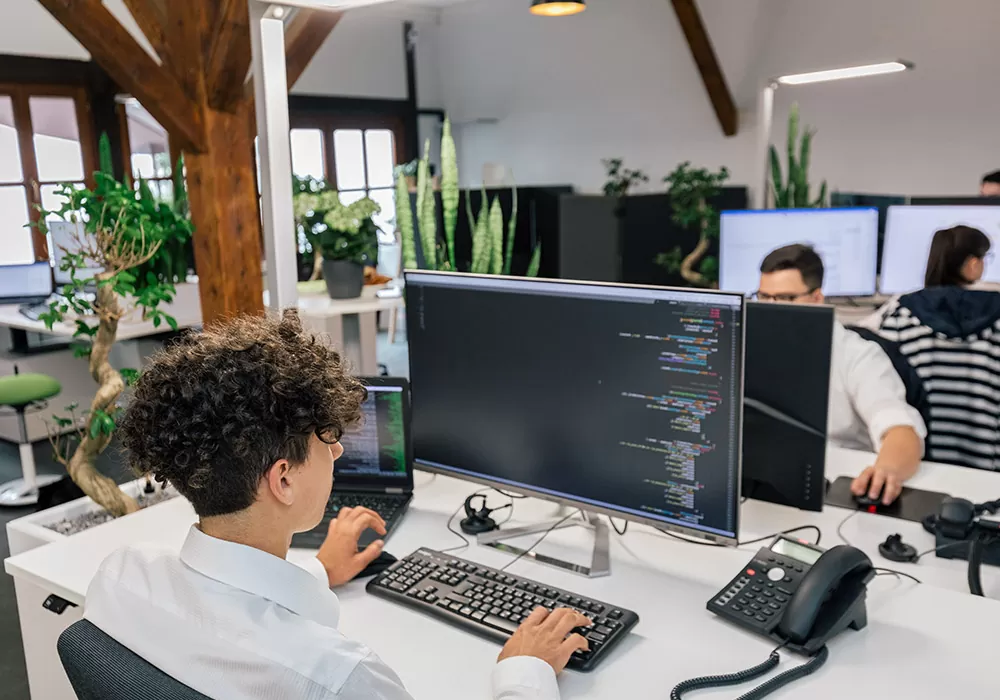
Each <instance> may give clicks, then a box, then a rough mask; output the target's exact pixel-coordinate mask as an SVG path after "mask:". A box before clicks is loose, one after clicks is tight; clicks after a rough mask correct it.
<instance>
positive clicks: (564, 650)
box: [497, 608, 591, 673]
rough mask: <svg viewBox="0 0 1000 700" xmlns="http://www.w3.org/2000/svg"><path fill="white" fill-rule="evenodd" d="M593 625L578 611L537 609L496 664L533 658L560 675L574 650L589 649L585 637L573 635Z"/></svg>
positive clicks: (516, 632) (507, 645) (506, 647)
mask: <svg viewBox="0 0 1000 700" xmlns="http://www.w3.org/2000/svg"><path fill="white" fill-rule="evenodd" d="M590 625H591V622H590V620H589V619H587V617H586V616H584V615H581V614H580V613H578V612H577V611H576V610H570V609H569V608H559V609H557V610H553V611H552V612H551V613H550V612H549V611H548V610H546V609H545V608H535V609H534V611H532V613H531V614H530V615H528V617H527V619H525V621H524V622H523V623H521V626H520V627H518V628H517V630H515V632H514V634H513V635H512V636H511V638H510V639H509V640H507V643H506V644H505V645H504V647H503V650H502V651H501V652H500V657H499V658H498V659H497V661H503V660H504V659H509V658H511V657H514V656H534V657H535V658H536V659H541V660H542V661H544V662H545V663H547V664H548V665H549V666H551V667H552V670H553V671H555V672H556V673H561V672H562V670H563V669H564V668H566V664H568V663H569V658H570V657H571V656H572V655H573V652H574V651H578V650H579V651H586V650H587V649H589V648H590V645H589V644H588V642H587V640H586V639H584V638H583V636H581V635H579V634H570V632H572V631H573V630H574V629H575V628H577V627H589V626H590Z"/></svg>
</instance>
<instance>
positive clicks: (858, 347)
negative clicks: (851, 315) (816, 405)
mask: <svg viewBox="0 0 1000 700" xmlns="http://www.w3.org/2000/svg"><path fill="white" fill-rule="evenodd" d="M850 335H853V336H854V337H853V338H851V339H850V341H849V342H848V343H846V347H845V350H846V352H845V355H846V356H845V357H844V360H845V366H844V383H845V387H846V389H847V395H848V396H849V397H850V400H851V404H852V405H853V406H854V410H855V411H857V413H858V415H859V416H860V417H861V419H862V420H863V421H864V423H865V425H866V426H867V427H868V434H869V436H870V438H871V442H872V445H873V446H874V448H875V451H876V452H879V451H880V450H881V449H882V439H883V438H884V437H885V434H886V433H887V432H889V430H890V429H891V428H897V427H900V426H907V427H910V428H913V430H914V431H915V432H916V433H917V436H918V437H920V440H921V442H922V441H923V439H924V438H925V437H927V427H926V426H925V425H924V421H923V419H922V418H921V417H920V413H919V412H918V411H917V409H915V408H913V407H912V406H910V405H909V404H908V403H906V387H905V386H904V385H903V380H902V379H900V378H899V375H898V374H897V373H896V369H895V367H893V366H892V361H891V360H890V359H889V358H888V357H887V356H886V354H885V353H884V352H883V351H882V348H880V347H879V346H878V344H877V343H873V342H870V341H867V340H864V339H863V338H861V337H860V336H856V335H854V334H850Z"/></svg>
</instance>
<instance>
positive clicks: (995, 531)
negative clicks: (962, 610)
mask: <svg viewBox="0 0 1000 700" xmlns="http://www.w3.org/2000/svg"><path fill="white" fill-rule="evenodd" d="M997 510H1000V500H997V501H988V502H986V503H973V502H972V501H969V500H966V499H964V498H945V499H944V500H943V501H942V502H941V506H940V507H939V508H938V512H937V513H936V514H935V515H928V516H927V517H926V518H924V520H923V526H924V529H925V530H927V532H929V533H931V534H933V535H934V536H935V537H936V538H937V540H938V542H939V543H940V542H941V540H942V539H944V540H946V541H945V543H944V544H939V546H938V549H944V548H947V547H952V546H955V547H959V546H967V547H968V550H967V552H968V553H967V557H966V558H967V559H968V562H969V570H968V580H969V592H970V593H972V595H977V596H983V595H984V594H983V584H982V581H981V579H980V569H981V568H982V565H983V555H984V550H985V548H986V547H987V546H988V545H992V544H995V543H996V542H998V541H1000V526H998V525H997V523H995V522H993V521H990V520H981V516H982V515H984V514H987V513H988V514H990V515H993V514H994V513H996V512H997ZM949 540H950V541H949Z"/></svg>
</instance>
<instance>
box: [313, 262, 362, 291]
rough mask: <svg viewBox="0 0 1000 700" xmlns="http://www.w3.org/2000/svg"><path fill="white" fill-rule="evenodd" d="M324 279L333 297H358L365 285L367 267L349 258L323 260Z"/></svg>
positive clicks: (327, 289)
mask: <svg viewBox="0 0 1000 700" xmlns="http://www.w3.org/2000/svg"><path fill="white" fill-rule="evenodd" d="M323 279H324V280H325V281H326V292H327V294H329V295H330V298H331V299H356V298H358V297H359V296H361V288H362V287H364V285H365V268H364V267H363V266H361V265H359V264H357V263H355V262H350V261H348V260H326V259H324V260H323Z"/></svg>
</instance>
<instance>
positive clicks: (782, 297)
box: [750, 287, 819, 303]
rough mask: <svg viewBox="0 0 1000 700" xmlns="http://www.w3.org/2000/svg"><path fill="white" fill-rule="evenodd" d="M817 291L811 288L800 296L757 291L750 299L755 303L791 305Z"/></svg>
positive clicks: (815, 288)
mask: <svg viewBox="0 0 1000 700" xmlns="http://www.w3.org/2000/svg"><path fill="white" fill-rule="evenodd" d="M817 289H819V287H813V288H812V289H810V290H809V291H808V292H803V293H801V294H768V293H767V292H762V291H760V290H759V289H758V290H757V291H756V292H754V293H753V294H751V295H750V298H751V299H755V300H757V301H777V302H784V303H791V302H794V301H798V300H799V299H801V298H802V297H807V296H809V295H810V294H813V293H814V292H815V291H816V290H817Z"/></svg>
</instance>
